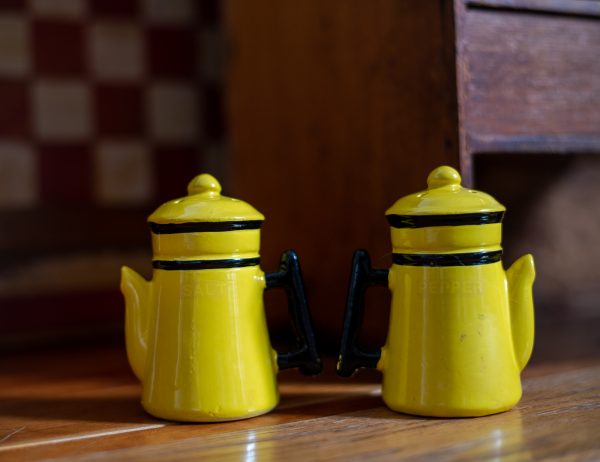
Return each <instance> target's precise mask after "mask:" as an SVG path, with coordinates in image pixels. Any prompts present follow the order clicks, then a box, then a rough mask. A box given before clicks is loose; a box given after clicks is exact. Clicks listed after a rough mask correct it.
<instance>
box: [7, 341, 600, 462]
mask: <svg viewBox="0 0 600 462" xmlns="http://www.w3.org/2000/svg"><path fill="white" fill-rule="evenodd" d="M327 366H328V367H327V372H326V373H325V374H324V375H323V376H322V377H320V378H316V379H315V378H312V379H307V378H303V377H301V376H300V375H298V374H297V373H296V372H294V371H286V372H285V373H283V374H281V377H280V379H281V385H280V391H281V396H282V400H281V404H280V406H279V407H278V408H277V409H276V410H275V411H274V412H272V413H270V414H267V415H265V416H261V417H257V418H253V419H248V420H242V421H238V422H229V423H220V424H195V425H193V424H192V425H190V424H177V423H172V422H166V421H162V420H158V419H154V418H152V417H150V416H148V415H147V414H145V413H144V412H143V411H142V409H141V407H140V405H139V393H140V386H139V385H138V384H137V383H136V381H135V379H134V378H133V377H132V375H131V373H130V372H129V369H128V366H127V363H126V359H125V354H124V352H123V351H122V350H120V349H99V350H83V351H79V352H65V353H61V352H58V353H53V354H45V355H42V356H37V357H36V356H31V355H21V356H17V357H13V358H3V359H1V360H0V368H1V370H2V376H1V377H0V460H2V461H3V462H4V461H30V460H43V459H53V460H148V461H153V460H156V461H159V460H160V461H170V460H172V461H185V460H205V459H206V460H241V459H244V460H281V459H286V460H325V459H326V460H330V459H338V460H348V459H354V460H389V459H390V458H402V459H403V460H419V459H429V460H473V461H475V460H477V461H479V460H490V459H495V458H502V460H540V459H542V458H552V460H564V461H570V460H594V459H597V458H599V457H600V359H587V360H582V361H579V362H576V361H570V362H564V363H544V364H540V365H537V366H533V367H530V368H528V369H527V370H526V372H525V374H524V376H525V378H524V398H523V400H522V401H521V403H520V404H519V405H518V406H517V407H516V408H515V409H514V410H512V411H509V412H506V413H502V414H498V415H495V416H489V417H483V418H472V419H430V418H421V417H414V416H408V415H404V414H398V413H394V412H392V411H390V410H388V409H387V408H386V407H385V406H383V405H382V402H381V399H380V396H379V394H380V392H379V390H380V387H379V385H378V383H376V382H373V381H371V380H372V379H378V376H374V375H372V374H371V375H369V374H364V373H360V374H358V376H356V377H355V378H353V379H352V380H349V381H346V380H342V379H338V378H335V377H334V376H332V370H333V361H328V363H327ZM365 377H366V378H367V379H369V380H370V381H368V382H363V381H361V379H363V380H364V379H365Z"/></svg>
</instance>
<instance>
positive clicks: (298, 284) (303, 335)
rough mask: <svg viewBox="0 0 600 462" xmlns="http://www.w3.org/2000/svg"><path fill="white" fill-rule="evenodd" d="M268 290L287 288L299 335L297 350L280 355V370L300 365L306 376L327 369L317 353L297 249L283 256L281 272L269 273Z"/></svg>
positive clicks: (297, 336) (294, 322)
mask: <svg viewBox="0 0 600 462" xmlns="http://www.w3.org/2000/svg"><path fill="white" fill-rule="evenodd" d="M265 277H266V281H267V289H273V288H276V287H283V288H284V289H285V292H286V294H287V300H288V309H289V312H290V316H291V318H292V325H293V327H294V331H295V334H296V345H295V350H293V351H290V352H287V353H278V354H277V366H278V367H279V369H280V370H281V369H289V368H292V367H299V368H300V372H302V373H303V374H305V375H316V374H318V373H319V372H321V369H322V368H323V366H322V364H321V358H319V353H318V352H317V343H316V341H315V333H314V330H313V327H312V322H311V319H310V311H309V309H308V303H307V301H306V294H305V292H304V284H303V282H302V272H301V271H300V263H299V262H298V255H297V254H296V252H295V251H294V250H286V251H285V252H284V253H283V254H282V255H281V263H280V265H279V271H278V272H276V273H267V274H266V275H265Z"/></svg>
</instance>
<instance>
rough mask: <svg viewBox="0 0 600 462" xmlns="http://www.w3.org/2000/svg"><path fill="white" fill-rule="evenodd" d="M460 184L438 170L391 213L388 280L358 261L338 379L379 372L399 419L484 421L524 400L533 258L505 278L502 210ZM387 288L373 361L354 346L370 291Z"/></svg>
mask: <svg viewBox="0 0 600 462" xmlns="http://www.w3.org/2000/svg"><path fill="white" fill-rule="evenodd" d="M460 181H461V178H460V175H459V174H458V172H457V171H456V170H454V169H453V168H450V167H439V168H437V169H435V170H434V171H433V172H431V174H430V175H429V177H428V179H427V182H428V188H427V189H426V190H425V191H421V192H418V193H415V194H411V195H408V196H406V197H403V198H401V199H399V200H398V201H397V202H396V203H395V204H394V205H393V206H392V207H391V208H389V209H388V210H387V212H386V215H387V219H388V222H389V224H390V226H391V238H392V247H393V257H392V259H393V264H392V267H391V268H390V269H389V270H386V269H373V268H371V264H370V260H369V256H368V254H367V253H366V251H364V250H358V251H356V253H355V255H354V261H353V269H352V274H351V280H350V287H349V292H348V300H347V304H346V315H345V322H344V331H343V338H342V343H341V348H340V355H339V362H338V366H337V368H338V374H339V375H341V376H350V375H351V374H352V373H353V372H354V371H355V370H356V369H357V368H359V367H377V368H378V369H379V370H380V371H381V372H382V373H383V385H382V395H383V400H384V401H385V403H386V404H387V406H388V407H389V408H391V409H393V410H395V411H399V412H405V413H408V414H416V415H424V416H438V417H464V416H481V415H486V414H493V413H496V412H502V411H506V410H508V409H510V408H512V407H513V406H514V405H515V404H516V403H517V402H518V401H519V399H520V398H521V381H520V373H521V371H522V370H523V368H524V367H525V365H526V364H527V361H528V360H529V357H530V355H531V351H532V348H533V330H534V328H533V299H532V285H533V280H534V278H535V269H534V265H533V258H532V256H531V255H525V256H523V257H521V258H520V259H518V260H517V261H516V262H515V263H514V264H513V265H512V267H511V268H510V269H508V270H507V271H505V270H504V269H503V267H502V262H501V255H502V247H501V246H500V243H501V242H500V241H501V221H502V218H503V215H504V211H505V208H504V206H502V205H501V204H500V203H498V202H497V201H496V200H495V199H494V198H493V197H491V196H489V195H488V194H485V193H483V192H479V191H474V190H471V189H467V188H463V187H461V184H460ZM384 284H387V285H388V287H389V290H390V291H391V294H392V301H391V310H390V321H389V330H388V336H387V341H386V344H385V346H384V347H383V348H382V349H381V351H380V352H379V351H378V352H366V351H363V350H361V349H360V347H359V346H358V344H357V337H358V331H359V327H360V324H361V322H362V318H363V314H364V299H365V290H366V289H367V287H369V286H372V285H384Z"/></svg>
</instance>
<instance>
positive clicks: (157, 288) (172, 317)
mask: <svg viewBox="0 0 600 462" xmlns="http://www.w3.org/2000/svg"><path fill="white" fill-rule="evenodd" d="M152 286H153V288H152V295H151V297H150V299H149V309H150V312H151V314H150V319H149V326H148V334H149V335H148V346H147V347H148V350H147V356H146V366H145V368H144V372H143V377H142V384H143V392H142V405H143V407H144V408H145V409H146V411H148V412H149V413H150V414H152V415H155V416H158V417H162V418H166V419H169V420H178V421H203V422H209V421H223V420H233V419H240V418H246V417H252V416H254V415H258V414H263V413H265V412H268V411H269V410H271V409H272V408H273V407H275V406H276V405H277V402H278V393H277V382H276V373H277V364H276V353H275V352H274V351H273V350H272V349H271V345H270V342H269V335H268V331H267V324H266V319H265V313H264V307H263V291H264V288H265V277H264V273H263V272H262V271H261V269H260V268H259V267H258V265H255V266H248V267H241V268H217V269H192V270H166V269H155V270H154V277H153V280H152Z"/></svg>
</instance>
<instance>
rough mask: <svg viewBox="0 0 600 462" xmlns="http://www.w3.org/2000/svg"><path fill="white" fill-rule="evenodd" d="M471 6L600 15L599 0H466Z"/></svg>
mask: <svg viewBox="0 0 600 462" xmlns="http://www.w3.org/2000/svg"><path fill="white" fill-rule="evenodd" d="M466 3H467V5H468V6H469V7H474V8H490V9H494V10H498V11H500V10H509V11H525V12H536V13H546V14H559V15H566V16H581V17H600V2H599V1H598V0H466Z"/></svg>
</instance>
